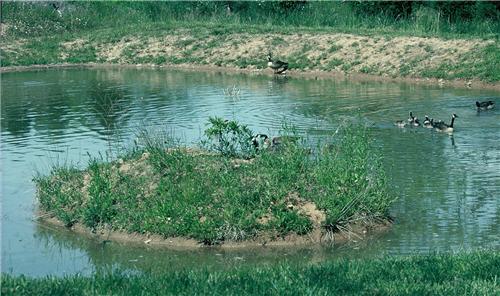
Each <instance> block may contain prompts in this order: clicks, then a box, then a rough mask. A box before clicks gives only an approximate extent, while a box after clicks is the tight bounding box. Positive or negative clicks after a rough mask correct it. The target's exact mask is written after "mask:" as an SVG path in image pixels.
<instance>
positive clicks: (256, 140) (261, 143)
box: [252, 134, 271, 150]
mask: <svg viewBox="0 0 500 296" xmlns="http://www.w3.org/2000/svg"><path fill="white" fill-rule="evenodd" d="M270 144H271V143H270V141H269V137H268V136H267V135H266V134H256V135H255V136H253V137H252V145H253V146H254V147H255V150H262V149H267V148H268V147H270V146H271V145H270Z"/></svg>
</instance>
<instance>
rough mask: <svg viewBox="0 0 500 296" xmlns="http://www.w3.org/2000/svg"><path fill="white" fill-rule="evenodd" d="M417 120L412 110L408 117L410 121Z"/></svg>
mask: <svg viewBox="0 0 500 296" xmlns="http://www.w3.org/2000/svg"><path fill="white" fill-rule="evenodd" d="M414 120H415V116H413V112H411V111H410V116H409V117H408V122H409V123H412V122H413V121H414Z"/></svg>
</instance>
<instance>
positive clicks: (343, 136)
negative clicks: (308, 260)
mask: <svg viewBox="0 0 500 296" xmlns="http://www.w3.org/2000/svg"><path fill="white" fill-rule="evenodd" d="M210 124H211V125H210V127H209V128H208V129H207V130H206V132H205V134H206V136H207V142H206V143H205V145H204V147H205V148H204V149H193V148H187V147H182V146H178V145H173V144H172V143H171V142H169V141H168V140H167V141H165V138H161V137H160V138H155V137H149V136H147V137H148V138H147V140H145V141H144V143H146V144H145V145H143V146H142V147H136V148H135V149H133V150H132V151H131V152H129V153H128V154H127V155H124V156H122V157H121V158H119V159H117V160H115V161H111V162H104V161H99V160H97V159H92V160H91V161H90V163H89V166H88V167H87V168H86V169H83V170H79V169H76V168H72V167H55V168H54V169H53V170H52V172H51V173H50V174H49V175H48V176H37V177H36V178H35V183H36V185H37V189H38V198H39V201H40V208H41V210H42V211H43V212H44V217H45V218H44V219H46V220H47V221H49V222H54V223H62V224H64V225H66V226H67V227H72V228H73V229H75V230H76V231H78V232H83V233H94V234H95V235H99V236H102V237H105V238H106V239H111V240H121V241H137V242H141V243H142V242H144V243H148V244H156V245H167V246H168V245H170V246H186V247H187V246H199V245H224V246H233V247H237V246H249V245H267V244H269V245H283V244H303V243H319V242H324V241H327V242H331V241H335V240H337V241H338V240H346V239H349V238H350V237H358V236H364V235H366V234H367V233H369V232H370V231H371V230H374V229H379V228H381V227H386V226H387V225H388V224H389V221H390V217H389V215H388V208H389V206H390V204H391V202H392V201H393V200H394V198H393V197H392V196H391V195H390V194H389V193H388V189H387V183H386V180H385V176H384V173H383V171H382V169H381V166H380V162H379V158H378V157H377V156H376V155H375V154H374V151H373V150H372V149H371V147H370V143H369V140H368V137H367V135H368V132H367V131H366V130H365V129H364V128H362V127H356V128H354V127H352V128H345V129H343V130H342V131H341V132H339V133H337V134H335V135H334V136H333V137H332V138H331V139H330V141H329V142H328V143H325V144H327V145H318V147H317V148H315V149H313V151H311V149H310V148H307V149H306V148H305V146H304V144H303V143H302V142H301V141H296V140H289V141H283V142H282V143H281V144H280V145H279V146H272V147H270V148H269V149H257V150H256V149H254V148H255V147H254V146H253V145H252V142H251V141H249V140H248V139H250V138H251V135H252V132H251V131H250V130H249V129H248V128H247V127H246V126H243V125H240V124H238V123H237V122H235V121H224V120H222V119H217V118H211V119H210ZM282 139H296V138H294V137H283V138H282ZM207 143H208V144H207ZM170 144H172V145H170ZM259 148H260V147H259Z"/></svg>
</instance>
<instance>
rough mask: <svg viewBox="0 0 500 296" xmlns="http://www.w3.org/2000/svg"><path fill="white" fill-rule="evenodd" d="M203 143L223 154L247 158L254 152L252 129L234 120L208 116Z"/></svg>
mask: <svg viewBox="0 0 500 296" xmlns="http://www.w3.org/2000/svg"><path fill="white" fill-rule="evenodd" d="M207 126H208V128H207V129H206V130H205V136H206V137H207V139H206V140H205V141H204V142H203V144H204V145H205V146H206V147H207V148H208V149H209V150H211V151H216V152H218V153H221V154H222V155H224V156H230V157H243V158H249V157H251V156H252V155H253V154H254V149H253V146H252V141H251V139H252V131H251V130H250V129H249V128H248V127H247V126H246V125H243V124H240V123H238V122H237V121H235V120H227V119H223V118H220V117H210V118H209V119H208V124H207Z"/></svg>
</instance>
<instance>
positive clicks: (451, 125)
mask: <svg viewBox="0 0 500 296" xmlns="http://www.w3.org/2000/svg"><path fill="white" fill-rule="evenodd" d="M454 121H455V116H452V117H451V124H450V127H453V122H454Z"/></svg>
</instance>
